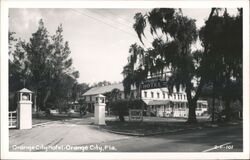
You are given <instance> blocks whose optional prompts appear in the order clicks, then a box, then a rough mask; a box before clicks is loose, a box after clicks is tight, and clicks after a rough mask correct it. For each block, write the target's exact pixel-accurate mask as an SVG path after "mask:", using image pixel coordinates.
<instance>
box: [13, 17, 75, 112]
mask: <svg viewBox="0 0 250 160" xmlns="http://www.w3.org/2000/svg"><path fill="white" fill-rule="evenodd" d="M62 32H63V28H62V25H59V26H58V28H57V30H56V33H55V35H53V36H50V35H49V34H48V31H47V29H46V27H45V26H44V23H43V21H42V20H40V21H39V26H38V29H37V31H36V32H35V33H33V34H32V37H31V38H30V40H29V42H25V41H22V40H19V41H18V42H17V44H16V46H15V51H14V52H13V53H12V54H11V55H10V74H9V75H10V86H11V87H13V88H11V87H10V88H11V89H10V91H17V90H19V89H21V88H22V87H27V88H29V89H31V90H32V91H34V93H35V95H36V97H37V99H36V102H37V104H35V105H37V106H39V108H40V109H43V110H45V108H46V107H47V108H48V107H49V106H50V107H55V106H57V107H59V106H60V107H62V106H63V105H65V103H66V102H65V101H64V100H67V101H68V100H69V98H70V97H71V96H70V95H72V88H73V86H74V84H75V82H76V79H77V78H78V77H79V72H78V71H74V70H73V68H72V59H71V58H70V57H69V56H70V53H71V51H70V48H69V43H68V42H67V41H66V42H64V40H63V35H62ZM20 80H21V83H22V84H21V85H20ZM16 83H18V84H19V85H18V86H15V84H16ZM62 102H63V104H62Z"/></svg>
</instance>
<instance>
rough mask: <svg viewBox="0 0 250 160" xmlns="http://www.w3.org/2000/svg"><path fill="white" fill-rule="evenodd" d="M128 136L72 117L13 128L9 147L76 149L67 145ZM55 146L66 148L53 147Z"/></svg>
mask: <svg viewBox="0 0 250 160" xmlns="http://www.w3.org/2000/svg"><path fill="white" fill-rule="evenodd" d="M89 122H91V120H90V121H89ZM128 138H130V137H128V136H124V135H117V134H113V133H109V132H105V131H101V130H100V129H98V126H94V125H89V124H88V123H87V122H84V121H82V120H79V119H72V120H70V121H54V122H52V123H48V124H45V125H42V126H36V127H33V128H32V129H29V130H16V129H14V130H12V129H11V130H10V131H9V149H10V151H44V150H46V149H48V147H51V148H49V149H48V151H53V150H54V149H55V150H57V151H65V150H69V151H75V150H74V149H70V148H65V147H69V146H83V145H85V144H90V143H94V144H97V143H102V142H106V141H113V140H118V139H128ZM53 146H57V147H61V146H62V147H64V148H63V149H61V148H52V147H53ZM31 147H33V148H31ZM46 147H47V148H46Z"/></svg>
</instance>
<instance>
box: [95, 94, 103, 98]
mask: <svg viewBox="0 0 250 160" xmlns="http://www.w3.org/2000/svg"><path fill="white" fill-rule="evenodd" d="M96 97H105V96H104V95H102V94H98V95H96Z"/></svg>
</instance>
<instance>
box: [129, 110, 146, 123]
mask: <svg viewBox="0 0 250 160" xmlns="http://www.w3.org/2000/svg"><path fill="white" fill-rule="evenodd" d="M142 120H143V110H141V109H130V110H129V121H142Z"/></svg>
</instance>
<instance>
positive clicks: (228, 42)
mask: <svg viewBox="0 0 250 160" xmlns="http://www.w3.org/2000/svg"><path fill="white" fill-rule="evenodd" d="M214 11H217V12H213V13H212V12H211V16H210V18H209V19H208V20H207V21H206V25H205V26H204V27H202V29H201V30H200V39H201V41H202V44H203V46H204V48H205V49H206V54H205V55H204V56H205V58H204V62H205V63H206V64H207V65H206V68H205V70H206V73H207V74H206V75H204V78H205V80H206V83H208V84H211V85H212V87H213V97H214V98H215V97H216V98H220V99H222V100H223V101H224V102H225V112H226V120H230V119H231V118H230V117H231V110H232V109H230V103H231V102H232V101H233V100H240V101H241V102H242V66H243V65H242V48H243V46H242V9H239V10H238V11H239V12H238V15H237V16H236V17H233V16H229V14H228V13H227V9H224V11H223V10H222V9H220V10H219V9H214ZM219 11H223V15H222V16H220V15H219Z"/></svg>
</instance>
